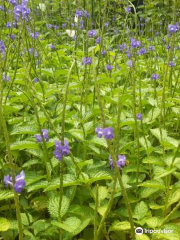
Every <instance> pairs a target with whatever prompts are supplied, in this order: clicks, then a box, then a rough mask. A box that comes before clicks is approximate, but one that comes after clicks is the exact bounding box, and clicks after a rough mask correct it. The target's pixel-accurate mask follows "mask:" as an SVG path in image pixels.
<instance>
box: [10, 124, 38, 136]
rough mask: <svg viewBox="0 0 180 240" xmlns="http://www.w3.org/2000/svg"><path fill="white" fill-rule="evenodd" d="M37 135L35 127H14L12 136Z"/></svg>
mask: <svg viewBox="0 0 180 240" xmlns="http://www.w3.org/2000/svg"><path fill="white" fill-rule="evenodd" d="M36 133H37V129H35V127H34V126H20V127H14V128H13V130H12V131H11V134H10V135H18V134H36Z"/></svg>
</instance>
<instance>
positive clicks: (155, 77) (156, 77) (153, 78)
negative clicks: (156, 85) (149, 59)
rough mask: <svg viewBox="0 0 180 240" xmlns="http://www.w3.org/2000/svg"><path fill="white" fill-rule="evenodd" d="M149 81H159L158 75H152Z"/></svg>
mask: <svg viewBox="0 0 180 240" xmlns="http://www.w3.org/2000/svg"><path fill="white" fill-rule="evenodd" d="M151 79H152V80H157V79H159V74H156V73H153V74H152V75H151Z"/></svg>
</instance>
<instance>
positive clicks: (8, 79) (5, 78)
mask: <svg viewBox="0 0 180 240" xmlns="http://www.w3.org/2000/svg"><path fill="white" fill-rule="evenodd" d="M10 80H11V79H10V77H9V76H7V75H5V73H3V81H6V82H10Z"/></svg>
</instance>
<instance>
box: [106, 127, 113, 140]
mask: <svg viewBox="0 0 180 240" xmlns="http://www.w3.org/2000/svg"><path fill="white" fill-rule="evenodd" d="M104 138H105V139H106V140H108V139H109V140H112V139H113V138H114V130H113V128H112V127H108V128H104Z"/></svg>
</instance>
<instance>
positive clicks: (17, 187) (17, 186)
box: [3, 171, 26, 193]
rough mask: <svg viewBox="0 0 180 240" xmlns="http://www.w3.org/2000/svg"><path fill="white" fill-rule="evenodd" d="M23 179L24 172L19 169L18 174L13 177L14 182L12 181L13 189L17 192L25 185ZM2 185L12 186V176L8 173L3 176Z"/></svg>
mask: <svg viewBox="0 0 180 240" xmlns="http://www.w3.org/2000/svg"><path fill="white" fill-rule="evenodd" d="M24 179H25V172H24V171H21V172H20V174H19V175H17V176H16V177H15V183H14V191H15V192H17V193H21V192H22V190H23V188H24V186H25V185H26V182H25V181H24ZM3 181H4V185H5V187H6V188H7V187H8V186H9V185H10V186H13V182H12V177H10V176H9V174H8V175H6V176H4V180H3Z"/></svg>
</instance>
